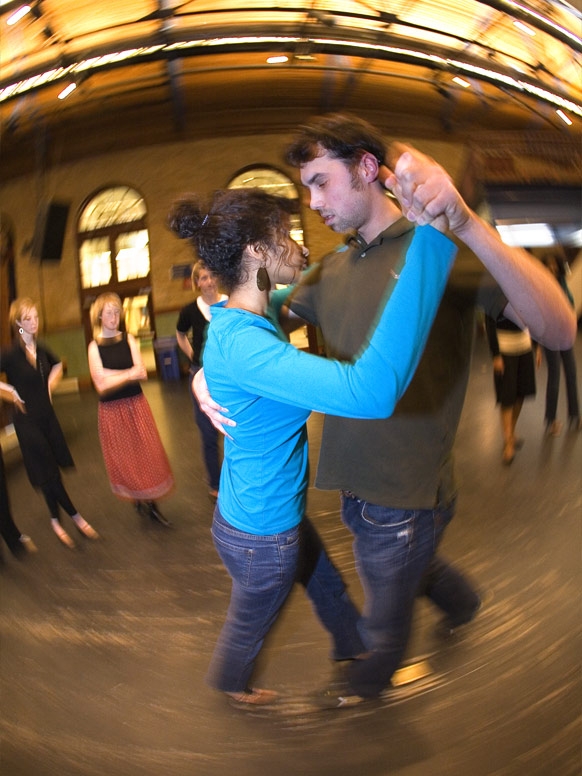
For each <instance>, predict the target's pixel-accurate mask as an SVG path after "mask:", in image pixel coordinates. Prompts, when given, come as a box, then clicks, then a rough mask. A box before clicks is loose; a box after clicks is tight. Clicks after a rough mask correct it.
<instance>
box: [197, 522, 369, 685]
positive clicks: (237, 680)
mask: <svg viewBox="0 0 582 776" xmlns="http://www.w3.org/2000/svg"><path fill="white" fill-rule="evenodd" d="M212 536H213V539H214V544H215V547H216V549H217V551H218V554H219V555H220V557H221V559H222V561H223V563H224V565H225V567H226V569H227V571H228V573H229V574H230V577H231V579H232V592H231V598H230V604H229V607H228V612H227V615H226V622H225V623H224V626H223V628H222V631H221V633H220V636H219V638H218V642H217V645H216V648H215V650H214V654H213V656H212V660H211V664H210V669H209V672H208V681H209V683H210V684H211V685H212V686H213V687H215V688H216V689H218V690H223V691H224V692H242V691H244V690H246V689H249V682H250V679H251V675H252V673H253V668H254V665H255V660H256V658H257V655H258V653H259V651H260V649H261V647H262V645H263V641H264V640H265V637H266V636H267V633H268V632H269V629H270V628H271V626H272V625H273V623H274V622H275V620H276V619H277V615H278V614H279V611H280V610H281V607H282V606H283V604H284V603H285V600H286V598H287V596H288V595H289V593H290V591H291V588H292V587H293V584H294V582H295V581H298V582H300V583H301V584H303V585H304V586H305V588H306V591H307V594H308V595H309V597H310V598H311V600H312V603H313V606H314V608H315V609H316V611H317V614H318V616H319V617H320V619H321V620H322V622H323V624H324V626H325V627H326V628H327V629H328V630H329V632H330V634H331V636H332V639H333V642H334V649H333V657H334V659H336V660H341V659H347V658H351V657H355V656H356V655H358V654H360V653H361V652H362V651H363V644H362V642H361V639H360V637H359V634H358V619H359V614H358V611H357V609H356V608H355V606H354V605H353V604H352V602H351V600H350V598H349V596H348V595H347V593H346V589H345V585H344V582H343V580H342V578H341V576H340V575H339V573H338V571H337V570H336V569H335V567H334V566H333V564H332V563H331V561H330V559H329V558H328V556H327V554H326V552H325V549H324V548H323V545H322V543H321V540H320V538H319V536H318V534H317V532H316V531H315V529H314V528H313V526H312V525H311V523H310V522H309V520H308V519H307V518H304V520H303V522H302V523H301V525H299V526H296V527H295V528H292V529H291V530H289V531H284V532H283V533H280V534H274V535H272V536H257V535H255V534H248V533H244V532H243V531H239V530H238V529H236V528H234V527H233V526H232V525H230V524H229V523H227V522H226V520H224V518H223V517H222V515H221V514H220V511H219V509H218V507H216V508H215V511H214V521H213V525H212Z"/></svg>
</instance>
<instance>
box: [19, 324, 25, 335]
mask: <svg viewBox="0 0 582 776" xmlns="http://www.w3.org/2000/svg"><path fill="white" fill-rule="evenodd" d="M18 333H19V334H20V335H22V334H24V329H23V328H22V326H20V327H19V329H18Z"/></svg>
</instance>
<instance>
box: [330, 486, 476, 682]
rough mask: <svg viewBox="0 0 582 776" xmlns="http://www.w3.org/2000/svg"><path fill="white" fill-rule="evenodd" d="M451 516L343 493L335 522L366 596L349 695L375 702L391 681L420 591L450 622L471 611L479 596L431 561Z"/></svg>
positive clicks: (444, 510) (442, 509)
mask: <svg viewBox="0 0 582 776" xmlns="http://www.w3.org/2000/svg"><path fill="white" fill-rule="evenodd" d="M454 510H455V504H454V502H453V503H451V504H448V505H444V506H439V507H436V508H435V509H423V510H407V509H392V508H389V507H382V506H377V505H374V504H370V503H369V502H366V501H363V500H361V499H358V498H357V497H355V496H353V494H349V493H345V492H344V494H343V495H342V518H343V521H344V523H345V524H346V526H347V527H348V528H349V529H350V531H351V532H352V534H353V537H354V556H355V559H356V567H357V570H358V574H359V575H360V580H361V582H362V586H363V588H364V592H365V597H366V605H365V612H364V616H363V617H362V620H361V626H360V630H361V635H362V637H363V640H364V644H365V645H366V648H367V650H369V655H368V656H367V657H366V658H365V659H364V660H356V661H354V662H353V663H352V664H351V665H350V666H349V671H348V678H349V684H350V687H351V690H352V691H353V692H354V693H355V694H357V695H360V696H362V697H375V696H377V695H379V694H380V693H381V692H382V690H384V689H385V688H386V687H387V686H388V684H389V683H390V679H391V677H392V675H393V673H394V672H395V671H396V669H397V668H398V666H399V664H400V662H401V660H402V657H403V655H404V651H405V649H406V645H407V643H408V638H409V634H410V627H411V621H412V611H413V607H414V599H415V597H416V596H417V595H418V594H419V593H420V594H425V595H428V596H429V597H430V598H431V599H432V600H433V601H434V603H436V604H437V605H438V606H440V607H441V608H442V609H444V610H445V612H446V613H447V616H448V617H450V619H451V621H455V620H459V621H462V620H463V618H464V619H465V621H466V619H467V617H468V616H469V614H470V613H471V612H472V611H473V610H474V609H475V607H476V606H478V602H479V598H478V596H477V594H476V593H475V592H474V591H473V590H472V588H471V587H470V586H469V584H468V583H467V582H466V581H465V580H464V578H463V577H462V576H461V575H460V574H459V573H458V572H457V571H455V570H454V569H453V568H452V567H450V566H448V564H446V563H445V562H444V561H442V560H440V559H437V558H435V557H434V555H435V550H436V548H437V546H438V543H439V541H440V539H441V537H442V534H443V531H444V529H445V527H446V526H447V525H448V523H449V522H450V521H451V519H452V517H453V514H454ZM433 562H434V563H435V564H436V565H435V567H434V569H433ZM433 572H434V573H433Z"/></svg>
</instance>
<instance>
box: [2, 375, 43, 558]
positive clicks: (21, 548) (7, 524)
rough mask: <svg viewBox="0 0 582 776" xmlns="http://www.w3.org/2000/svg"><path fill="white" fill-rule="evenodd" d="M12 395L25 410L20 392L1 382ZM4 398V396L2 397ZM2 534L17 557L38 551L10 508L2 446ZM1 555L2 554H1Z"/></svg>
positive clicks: (17, 405) (14, 402)
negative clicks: (19, 525)
mask: <svg viewBox="0 0 582 776" xmlns="http://www.w3.org/2000/svg"><path fill="white" fill-rule="evenodd" d="M2 393H3V394H4V395H8V396H10V401H11V403H12V404H13V405H14V406H15V407H17V408H18V410H19V411H20V412H22V411H23V410H24V404H23V403H22V400H21V399H20V397H19V396H18V392H17V391H16V390H15V389H13V388H11V386H9V385H7V384H6V383H3V382H0V394H2ZM2 398H4V397H2ZM0 535H1V536H2V538H3V539H4V541H5V542H6V544H7V546H8V549H9V550H10V552H11V553H12V554H13V555H14V557H15V558H22V556H23V555H24V554H25V553H27V552H36V546H35V544H34V542H33V541H32V539H31V538H30V536H27V535H26V534H23V533H21V532H20V531H19V530H18V528H17V527H16V523H15V522H14V519H13V517H12V511H11V509H10V499H9V497H8V486H7V484H6V472H5V470H4V458H3V456H2V449H1V448H0ZM0 557H1V555H0Z"/></svg>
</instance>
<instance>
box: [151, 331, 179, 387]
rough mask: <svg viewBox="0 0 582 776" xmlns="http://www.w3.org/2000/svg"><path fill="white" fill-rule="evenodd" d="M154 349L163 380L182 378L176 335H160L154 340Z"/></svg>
mask: <svg viewBox="0 0 582 776" xmlns="http://www.w3.org/2000/svg"><path fill="white" fill-rule="evenodd" d="M154 351H155V353H156V357H157V360H158V369H159V370H160V374H161V376H162V380H164V381H166V382H168V381H171V380H179V379H180V362H179V360H178V344H177V342H176V338H175V337H158V339H155V340H154Z"/></svg>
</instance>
